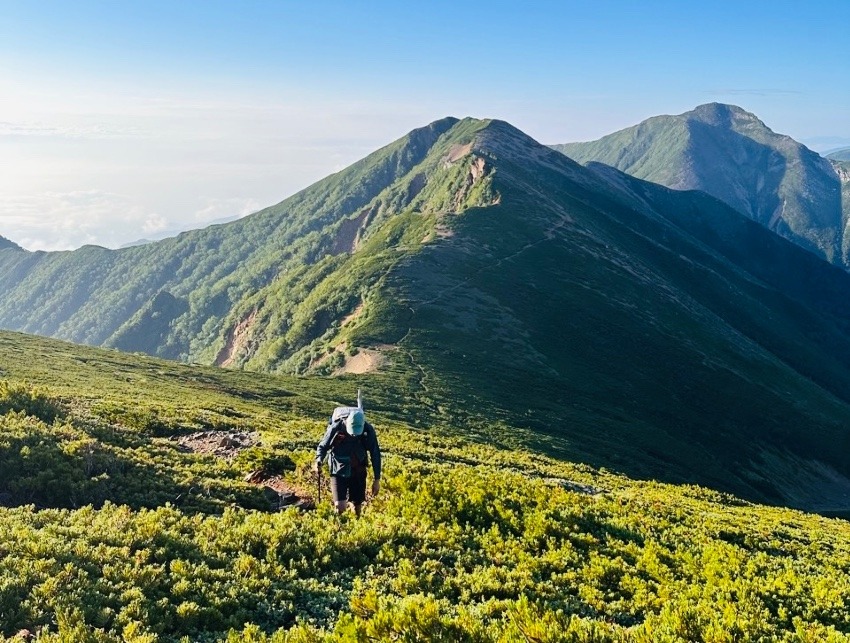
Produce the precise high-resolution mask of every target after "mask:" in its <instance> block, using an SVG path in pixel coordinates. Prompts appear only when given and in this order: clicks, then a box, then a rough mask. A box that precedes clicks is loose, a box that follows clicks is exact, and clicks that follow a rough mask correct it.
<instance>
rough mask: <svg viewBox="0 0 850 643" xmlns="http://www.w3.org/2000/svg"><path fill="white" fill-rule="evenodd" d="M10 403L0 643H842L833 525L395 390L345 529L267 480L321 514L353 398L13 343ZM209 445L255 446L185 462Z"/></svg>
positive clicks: (112, 355)
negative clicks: (445, 411)
mask: <svg viewBox="0 0 850 643" xmlns="http://www.w3.org/2000/svg"><path fill="white" fill-rule="evenodd" d="M0 377H2V380H0V427H2V431H0V433H2V437H0V471H2V474H3V475H2V476H0V497H2V504H3V505H4V506H3V507H0V552H1V553H2V555H0V635H2V636H4V637H6V639H5V640H9V641H14V640H21V637H23V638H27V637H31V636H34V637H35V640H37V641H40V642H43V643H46V642H59V641H65V642H66V641H75V642H77V641H79V642H89V641H91V642H104V643H105V642H110V643H111V642H116V643H117V642H118V641H132V642H135V643H141V642H153V641H165V642H169V641H174V642H176V641H233V642H235V641H255V642H261V641H262V642H268V641H274V642H282V641H300V642H304V641H340V640H421V641H426V640H428V641H432V640H454V641H479V642H485V641H505V642H508V641H521V640H534V641H552V642H554V641H563V640H572V641H587V642H590V641H597V642H598V641H644V642H649V641H660V640H665V641H695V640H713V641H760V640H777V641H789V642H790V641H811V642H815V641H846V640H848V638H850V619H848V614H849V613H850V612H849V611H848V609H847V605H848V604H850V593H848V591H850V590H848V586H847V583H846V582H845V576H846V568H847V566H848V564H850V548H849V547H848V543H849V542H850V531H848V526H847V523H846V522H845V521H843V520H837V519H827V518H822V517H819V516H813V515H808V514H804V513H801V512H797V511H792V510H788V509H778V508H770V507H763V506H758V505H752V504H749V503H747V502H744V501H742V500H740V499H737V498H735V497H733V496H729V495H726V494H720V493H717V492H715V491H710V490H708V489H704V488H699V487H694V486H681V487H677V486H670V485H664V484H659V483H657V482H640V481H635V480H629V479H627V478H624V477H621V476H618V475H615V474H613V473H610V472H606V471H599V470H595V469H593V468H590V467H587V466H585V465H576V464H570V463H567V462H564V461H561V460H558V459H553V458H551V457H549V456H547V455H546V454H545V453H542V452H540V451H539V450H527V449H523V448H516V447H513V448H507V446H506V445H505V443H504V437H505V435H504V433H502V432H501V431H492V432H491V433H489V434H486V433H482V434H481V435H480V436H479V441H474V440H471V439H470V437H469V436H468V435H467V430H466V428H465V427H462V426H452V425H449V424H439V423H433V424H432V425H431V426H430V427H429V429H428V430H423V429H421V428H415V427H412V426H410V425H407V424H406V423H404V422H399V421H397V420H394V419H392V418H393V417H400V416H401V415H403V414H404V413H405V412H406V409H405V408H404V407H405V400H404V399H403V398H398V397H396V396H395V395H394V394H392V392H391V390H390V389H388V388H386V387H384V386H383V385H382V384H381V383H379V382H368V388H367V389H366V396H367V397H366V405H367V414H368V416H369V417H370V419H371V421H372V422H374V424H375V425H376V427H377V428H378V432H379V436H380V440H381V444H382V446H383V450H384V452H385V465H384V471H385V474H384V479H383V489H382V492H381V494H380V495H379V496H378V497H377V498H373V499H372V500H371V501H370V502H369V504H368V506H367V508H366V511H365V514H364V517H363V518H362V519H361V520H359V521H358V520H354V519H353V516H350V515H348V516H344V517H342V518H341V519H340V518H338V517H336V516H335V515H333V513H332V511H331V510H330V505H329V503H328V502H327V497H328V496H327V489H324V490H323V494H324V498H325V500H324V502H323V503H321V504H320V505H319V507H318V509H316V510H301V509H299V508H298V507H297V506H290V508H284V509H283V510H278V506H279V504H275V503H274V502H270V500H276V498H274V496H275V495H276V494H272V497H271V498H270V496H269V493H268V488H264V485H266V484H271V482H270V481H271V480H274V481H276V482H277V483H283V484H284V485H285V486H286V488H288V489H291V490H294V491H295V492H297V493H298V494H300V495H301V497H302V498H304V499H309V500H315V499H316V497H317V495H318V493H317V492H316V491H315V490H316V486H315V485H316V479H315V478H313V477H311V475H310V471H309V463H310V461H311V459H312V457H313V456H312V453H313V450H314V448H315V444H316V442H317V441H318V439H319V437H320V436H321V434H322V431H323V427H324V419H325V418H326V415H327V413H328V412H329V409H331V408H332V407H333V406H334V405H335V404H337V403H349V402H351V401H353V400H352V396H353V394H354V389H355V388H356V386H358V385H362V384H364V382H363V381H355V380H354V379H353V378H342V379H321V378H310V379H303V378H281V377H269V376H263V375H251V374H247V373H240V372H233V371H223V370H217V369H210V368H204V367H188V366H179V365H176V364H174V363H170V362H165V361H161V360H157V359H153V358H146V357H142V356H128V355H123V354H121V353H117V352H110V351H104V350H100V349H93V348H85V347H77V346H72V345H69V344H63V343H59V342H55V341H53V340H44V339H40V338H34V337H29V336H24V335H19V334H14V333H0ZM373 400H374V402H373ZM199 432H203V433H204V434H207V435H212V436H217V437H218V438H219V439H223V438H228V439H230V440H231V442H232V441H233V438H234V436H237V435H250V436H253V437H252V439H253V440H255V441H254V443H253V444H252V445H251V446H247V445H245V446H244V448H240V449H237V450H236V451H235V452H234V453H233V454H232V455H231V456H217V455H215V454H214V453H204V452H193V451H191V450H186V449H185V448H181V444H185V443H186V442H185V439H187V438H189V437H192V436H195V435H197V434H198V433H199ZM258 472H260V473H261V474H262V475H258ZM248 473H250V474H253V475H252V476H250V478H251V479H252V480H254V482H246V481H245V478H246V474H248ZM264 476H267V477H264ZM264 479H265V480H266V481H267V482H266V483H264V482H262V481H263V480H264ZM18 634H19V636H17V637H16V635H18Z"/></svg>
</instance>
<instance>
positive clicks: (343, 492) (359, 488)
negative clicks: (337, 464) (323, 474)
mask: <svg viewBox="0 0 850 643" xmlns="http://www.w3.org/2000/svg"><path fill="white" fill-rule="evenodd" d="M331 493H332V494H333V499H334V502H345V501H346V500H348V501H349V502H352V503H354V504H355V505H359V504H362V503H363V502H365V501H366V471H365V470H364V471H363V472H362V473H354V474H352V476H351V477H350V478H343V477H341V476H331Z"/></svg>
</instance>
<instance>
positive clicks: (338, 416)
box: [328, 389, 368, 478]
mask: <svg viewBox="0 0 850 643" xmlns="http://www.w3.org/2000/svg"><path fill="white" fill-rule="evenodd" d="M358 409H359V410H361V411H362V410H363V399H362V397H361V395H360V389H357V406H338V407H336V408H335V409H334V410H333V413H331V419H330V423H329V424H328V426H329V427H330V426H333V425H334V424H336V423H337V422H343V423H345V420H346V418H347V417H348V416H349V415H351V414H352V413H354V411H357V410H358ZM347 440H359V442H360V444H361V446H362V447H363V448H364V449H365V448H366V429H365V427H364V430H363V433H361V434H360V435H357V436H353V435H349V434H348V433H347V432H346V430H345V428H344V427H342V428H341V430H340V431H339V432H338V433H337V434H336V435H335V436H334V438H333V441H332V442H331V445H330V465H331V475H339V476H341V477H344V478H348V477H350V476H351V474H352V471H360V470H362V469H363V468H364V466H365V462H360V461H359V460H358V459H357V458H356V457H355V458H354V459H353V460H352V459H350V458H349V457H340V456H337V454H336V453H335V447H336V446H337V445H338V444H340V443H342V442H345V441H347ZM367 457H368V456H367Z"/></svg>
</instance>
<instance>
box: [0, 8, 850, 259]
mask: <svg viewBox="0 0 850 643" xmlns="http://www.w3.org/2000/svg"><path fill="white" fill-rule="evenodd" d="M673 9H675V10H673ZM730 11H734V14H732V15H735V19H734V20H733V21H730V19H729V18H728V15H729V14H728V12H730ZM846 18H850V6H847V5H845V4H843V3H839V2H837V1H836V2H826V1H821V2H816V3H814V4H813V5H812V4H810V5H807V6H806V7H772V8H771V12H770V14H769V15H763V14H762V12H760V11H759V10H758V9H757V8H755V7H741V6H740V5H738V4H733V3H731V2H717V3H713V4H712V6H710V7H688V8H684V7H679V6H678V5H672V4H671V3H669V2H659V1H656V2H650V3H647V4H645V5H642V6H641V7H640V8H639V9H638V8H635V7H634V6H632V5H630V4H629V3H626V2H623V1H619V0H616V1H610V2H605V3H601V4H598V5H595V6H594V7H587V6H579V5H578V4H577V3H554V2H539V3H533V4H532V5H530V6H526V7H523V8H522V9H517V8H516V7H514V6H512V5H510V4H509V3H501V2H496V3H493V4H490V5H488V11H487V12H482V11H480V9H479V8H476V7H456V6H454V5H452V4H449V3H446V2H437V3H431V4H429V5H427V6H396V5H394V4H390V3H375V4H372V5H370V6H369V7H368V9H364V8H360V7H353V6H350V5H348V4H346V3H342V2H322V3H318V4H317V5H311V6H310V7H302V6H290V5H284V4H279V3H271V2H254V3H250V4H247V5H241V6H239V7H235V6H233V5H230V4H228V3H225V2H210V3H205V4H204V9H203V11H200V10H197V9H196V8H194V7H193V6H191V5H186V6H183V5H180V6H172V5H170V4H169V3H165V2H159V1H157V2H151V3H146V4H145V5H143V6H125V5H122V4H115V5H113V4H103V3H94V2H83V3H79V4H75V5H72V6H71V5H64V4H62V3H59V2H47V3H43V4H41V5H40V6H39V7H38V8H34V7H31V6H29V5H26V4H19V3H14V2H11V1H6V2H0V35H2V36H3V38H2V39H0V61H3V64H2V65H0V69H2V71H0V82H2V84H3V87H4V89H5V92H4V94H5V97H6V99H7V100H6V101H4V102H3V103H2V104H0V160H2V164H3V167H4V173H3V178H2V179H0V236H3V237H6V238H7V239H10V240H11V241H13V242H15V243H17V244H19V245H21V246H22V247H25V248H27V249H30V250H63V249H72V248H77V247H80V246H82V245H85V244H97V245H102V246H105V247H118V246H121V245H124V244H126V243H130V242H133V241H135V240H138V239H141V238H151V237H156V236H157V235H160V234H162V233H163V232H165V231H180V230H187V229H192V228H199V227H205V226H206V225H209V224H211V223H213V222H214V221H217V220H220V219H222V218H227V217H240V216H245V215H247V214H250V213H253V212H255V211H257V210H260V209H262V208H264V207H267V206H270V205H273V204H275V203H278V202H280V201H281V200H283V199H285V198H287V197H289V196H291V195H292V194H294V193H296V192H298V191H300V190H302V189H304V188H305V187H307V186H309V185H311V184H312V183H314V182H315V181H317V180H320V179H322V178H324V177H325V176H327V175H329V174H331V173H333V172H336V171H339V170H341V169H343V168H344V167H347V166H348V165H350V164H351V163H353V162H355V161H357V160H359V159H360V158H363V157H364V156H366V155H368V154H369V153H371V152H372V151H374V150H375V149H378V148H379V147H382V146H384V145H386V144H388V143H389V142H391V141H393V140H395V139H397V138H399V137H401V136H404V135H405V134H406V133H407V132H409V131H410V130H412V129H415V128H417V127H421V126H423V125H425V124H427V123H429V122H432V121H434V120H437V119H439V118H442V117H444V116H446V115H448V114H452V115H455V116H458V117H464V116H466V115H473V116H475V117H477V118H499V119H501V120H505V121H508V122H510V123H511V124H513V125H514V126H516V127H518V128H519V129H521V130H522V131H524V132H526V133H527V134H529V135H530V136H532V137H533V138H535V139H536V140H538V141H540V142H541V143H544V144H553V143H567V142H574V141H586V140H594V139H597V138H599V137H601V136H604V135H606V134H609V133H612V132H614V131H617V130H620V129H623V128H626V127H630V126H632V125H635V124H637V123H639V122H641V121H643V120H645V119H646V118H649V117H651V116H656V115H660V114H680V113H683V112H686V111H690V110H692V109H693V108H694V107H696V106H698V105H701V104H705V103H710V102H721V103H728V104H735V105H738V106H740V107H742V108H743V109H745V110H747V111H750V112H753V113H755V114H756V115H757V116H758V117H759V118H760V119H761V120H762V121H764V122H765V123H766V124H767V126H768V127H770V128H771V129H772V130H774V131H776V132H778V133H782V134H787V135H789V136H791V137H792V138H794V139H796V140H798V141H800V142H802V143H804V144H807V145H809V146H810V147H812V149H815V151H818V152H826V151H828V150H832V149H837V148H841V147H845V146H850V118H848V116H850V90H848V89H846V88H845V87H844V86H843V84H842V83H837V82H835V80H834V79H836V78H840V77H841V73H842V71H843V70H842V64H841V61H840V59H839V57H837V56H835V55H834V52H833V47H832V43H834V42H840V37H841V36H842V35H843V33H842V27H841V25H842V24H845V23H846ZM695 25H698V26H699V33H696V32H695V30H694V26H695ZM789 45H793V46H789ZM801 52H803V53H801ZM624 60H627V61H628V64H624V63H623V61H624Z"/></svg>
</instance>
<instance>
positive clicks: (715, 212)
mask: <svg viewBox="0 0 850 643" xmlns="http://www.w3.org/2000/svg"><path fill="white" fill-rule="evenodd" d="M720 116H722V114H721V115H720ZM237 251H238V252H237ZM143 260H144V263H143V265H141V270H140V269H139V268H140V266H139V263H140V262H142V261H143ZM4 262H5V265H6V266H10V267H11V268H13V269H14V270H16V271H18V272H17V274H18V275H19V277H16V278H7V279H6V280H5V281H2V280H0V292H2V293H3V295H4V296H3V299H2V301H0V315H4V316H3V317H2V320H3V324H4V325H7V324H9V321H8V320H9V319H10V317H9V315H10V314H12V313H14V314H16V315H18V316H19V317H18V318H20V319H25V318H26V317H27V313H32V311H31V310H29V309H28V305H29V304H28V302H32V305H33V306H36V307H40V308H38V310H40V311H42V312H41V313H40V314H41V317H40V318H39V317H38V315H33V316H32V317H33V318H36V319H37V321H38V324H41V327H42V328H43V329H50V328H54V329H57V328H58V329H61V332H63V333H70V332H71V331H72V330H73V329H74V326H73V325H72V324H71V323H70V322H69V321H68V320H69V319H75V318H74V315H80V317H78V318H76V322H77V327H78V328H81V329H83V330H84V331H85V332H88V333H89V334H88V335H83V336H82V337H83V338H84V339H85V338H88V339H89V340H92V341H93V340H95V339H98V340H99V343H105V344H107V345H111V346H115V347H119V348H121V349H123V350H125V351H147V352H151V353H154V354H157V355H160V356H165V357H172V358H175V357H176V358H181V359H183V360H184V361H198V362H201V363H206V364H214V363H218V364H227V365H228V366H231V367H237V368H245V369H252V370H263V371H272V372H281V373H311V374H331V373H344V372H345V371H346V370H349V371H353V370H354V366H353V365H352V361H353V360H355V359H356V358H358V357H359V358H360V362H364V361H370V363H372V364H376V365H380V368H379V369H378V370H377V371H375V372H374V373H371V374H359V375H356V376H352V375H347V376H346V375H342V379H343V381H347V379H346V378H351V377H354V378H356V379H357V381H358V382H369V381H374V382H380V383H381V386H385V387H387V390H389V391H392V396H394V397H395V398H396V400H406V401H407V403H406V404H404V405H403V406H404V407H406V408H407V409H408V411H407V412H408V413H409V416H407V417H406V419H407V420H408V421H410V422H413V423H414V424H416V425H417V426H421V427H423V428H425V427H428V426H430V425H433V424H437V425H440V424H446V423H452V424H453V425H456V426H463V427H465V428H466V430H467V431H468V433H469V436H470V437H473V436H479V439H482V440H489V441H492V440H499V439H504V438H501V437H500V436H501V435H503V434H505V435H507V436H508V440H510V439H516V440H519V441H520V442H523V443H525V444H531V445H536V446H537V448H540V449H542V450H546V451H547V452H551V453H556V454H557V455H558V456H559V457H564V458H568V459H573V460H578V461H583V462H589V463H592V464H594V465H596V466H605V467H608V468H611V469H614V470H618V471H623V472H626V473H628V474H629V475H632V476H634V477H647V478H661V479H665V480H672V481H677V482H698V483H702V484H707V485H711V486H714V487H715V488H719V489H723V490H729V491H735V492H737V493H739V494H742V495H745V496H746V497H748V498H753V499H758V500H762V501H770V502H794V503H796V505H797V506H807V507H812V506H815V503H817V502H818V501H819V500H818V498H817V497H815V495H813V492H812V491H811V489H819V490H820V491H822V492H823V491H824V490H827V489H832V490H833V491H834V493H832V492H831V493H830V494H829V497H830V498H837V497H839V494H838V491H837V490H838V489H841V488H844V487H843V486H842V485H844V484H845V482H846V480H847V476H848V475H850V461H848V458H850V456H845V455H844V454H845V452H848V451H847V450H846V449H842V448H836V445H843V444H844V443H845V442H847V440H848V436H847V435H846V432H845V431H844V429H843V420H844V418H845V417H846V416H847V413H848V412H850V397H848V393H847V391H850V329H848V327H847V322H846V319H847V316H846V315H845V313H846V307H845V304H844V303H843V302H845V301H848V298H847V297H846V294H847V293H850V275H848V274H847V273H845V272H844V271H842V270H840V269H838V268H836V267H834V266H830V265H829V264H827V263H825V262H823V261H821V260H820V259H817V258H816V257H814V256H813V255H811V254H810V253H807V252H805V251H804V250H802V249H800V248H798V247H797V246H795V245H793V244H791V243H789V242H786V241H784V240H782V239H781V238H779V237H777V236H776V235H774V234H773V233H771V232H770V231H768V230H765V229H764V228H763V227H762V226H759V225H756V224H755V223H753V222H751V221H750V220H749V219H747V218H746V217H744V216H743V215H742V214H740V213H738V212H737V211H735V210H733V209H732V208H730V207H729V206H727V205H725V204H724V203H722V202H721V201H720V200H718V199H717V198H715V197H711V196H709V195H705V194H704V193H697V192H683V191H673V190H670V189H667V188H664V187H661V186H657V185H655V184H652V183H648V182H645V181H641V180H638V179H636V178H633V177H631V176H629V175H627V174H625V173H621V172H618V171H616V170H614V169H613V168H609V167H601V166H590V167H584V166H582V165H579V164H578V163H576V162H574V161H573V160H571V159H569V158H567V157H566V156H564V155H563V154H561V153H559V152H557V151H555V150H552V149H550V148H548V147H546V146H543V145H541V144H540V143H538V142H537V141H534V140H533V139H531V138H530V137H528V136H527V135H525V134H524V133H522V132H521V131H519V130H517V129H516V128H514V127H513V126H511V125H509V124H508V123H505V122H503V121H498V120H474V119H464V120H458V119H453V118H449V119H443V120H441V121H435V123H433V124H431V125H429V126H426V127H425V128H420V129H419V130H415V131H414V132H412V133H411V134H410V135H408V136H406V137H403V138H401V139H399V140H398V141H396V142H394V143H392V144H390V145H388V146H385V147H384V148H382V149H381V150H378V151H377V152H375V153H374V154H373V155H370V156H369V157H366V158H365V159H363V160H362V161H360V162H358V163H356V164H354V165H353V166H351V167H350V168H347V169H346V170H343V171H342V172H340V173H337V174H335V175H332V176H331V177H328V178H327V179H324V180H323V181H320V182H319V183H317V184H315V185H313V186H311V187H310V188H308V189H306V190H304V191H302V192H300V193H298V194H297V195H294V196H293V197H290V199H287V200H286V201H284V202H282V203H281V204H279V205H278V206H273V207H271V208H267V209H266V210H264V211H261V212H260V213H258V214H256V215H251V216H249V217H247V218H246V219H242V220H240V221H237V222H233V223H229V224H225V225H223V226H218V227H216V228H212V229H207V230H203V231H198V232H193V233H184V234H182V235H180V236H179V237H178V238H176V239H171V240H166V241H163V242H159V243H157V244H151V245H148V246H143V247H141V248H131V249H127V250H121V251H108V250H104V249H99V248H84V249H81V250H79V251H76V252H74V253H56V254H44V253H43V254H40V255H39V254H24V255H21V253H14V252H9V251H3V252H0V266H2V265H4ZM43 271H46V272H43ZM134 271H135V272H134ZM8 274H10V273H8V272H6V271H5V270H0V275H8ZM91 275H101V277H102V279H103V282H104V283H105V285H104V283H102V284H101V285H100V290H99V291H98V290H92V288H91V283H90V279H91ZM45 276H51V279H49V280H47V281H45V280H44V277H45ZM131 277H132V278H131ZM813 286H814V287H813ZM51 294H53V295H57V294H60V295H61V297H59V298H55V297H54V298H53V299H51V298H50V297H47V298H46V299H45V296H47V295H51ZM104 297H106V298H105V299H104ZM56 306H64V308H61V307H60V308H58V309H57V308H56ZM118 313H120V314H118ZM63 315H65V316H66V317H65V318H64V321H63V320H62V319H63V317H62V316H63ZM93 319H97V320H98V322H106V321H110V320H111V322H110V323H111V324H112V325H113V327H111V328H106V329H103V328H101V329H100V330H99V331H98V332H99V333H100V335H96V334H95V333H94V331H96V330H98V329H97V328H96V327H92V322H91V321H90V320H93ZM30 323H31V324H33V326H36V322H33V321H31V322H30ZM63 324H64V326H63ZM51 325H52V326H51ZM24 330H30V332H32V330H31V328H30V329H24ZM54 334H58V333H54ZM396 404H398V402H396ZM520 429H522V430H520ZM801 462H803V463H806V466H805V467H803V466H800V463H801ZM782 467H784V468H785V469H784V470H783V475H782V484H780V483H779V482H778V481H777V479H776V478H777V476H776V475H775V474H774V473H773V472H775V471H776V470H777V469H781V468H782ZM817 471H829V472H831V473H830V475H832V478H829V479H826V478H824V479H821V478H817V475H816V473H813V472H817ZM812 476H814V478H813V477H812ZM813 480H815V481H814V482H813ZM829 480H834V481H837V482H835V483H834V484H833V483H831V482H830V481H829ZM830 484H833V486H832V487H830ZM807 489H808V490H809V491H806V490H807ZM836 502H838V501H836ZM834 508H835V509H841V507H840V506H838V507H834Z"/></svg>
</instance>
